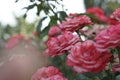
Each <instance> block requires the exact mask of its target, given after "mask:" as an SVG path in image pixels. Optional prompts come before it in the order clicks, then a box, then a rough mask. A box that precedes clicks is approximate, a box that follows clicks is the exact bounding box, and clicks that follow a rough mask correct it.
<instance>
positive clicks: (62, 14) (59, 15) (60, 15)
mask: <svg viewBox="0 0 120 80" xmlns="http://www.w3.org/2000/svg"><path fill="white" fill-rule="evenodd" d="M57 13H58V18H59V20H60V21H62V20H64V19H65V17H67V14H66V12H65V11H58V12H57Z"/></svg>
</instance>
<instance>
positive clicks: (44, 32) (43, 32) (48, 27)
mask: <svg viewBox="0 0 120 80" xmlns="http://www.w3.org/2000/svg"><path fill="white" fill-rule="evenodd" d="M49 29H50V26H49V25H48V26H46V27H45V28H44V29H43V30H42V31H41V32H40V37H41V38H43V37H45V36H46V35H47V34H48V31H49Z"/></svg>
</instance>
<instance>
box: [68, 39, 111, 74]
mask: <svg viewBox="0 0 120 80" xmlns="http://www.w3.org/2000/svg"><path fill="white" fill-rule="evenodd" d="M109 59H110V53H109V52H107V51H105V52H100V51H99V50H97V48H96V46H95V43H94V42H93V41H91V40H86V41H85V42H83V43H77V44H76V45H75V46H74V47H72V49H71V52H70V54H69V55H68V56H67V65H68V66H72V67H73V69H74V70H75V71H76V72H78V73H84V72H94V73H98V72H100V71H102V70H104V69H105V67H106V65H107V64H108V62H109Z"/></svg>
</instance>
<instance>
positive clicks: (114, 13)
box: [110, 8, 120, 21]
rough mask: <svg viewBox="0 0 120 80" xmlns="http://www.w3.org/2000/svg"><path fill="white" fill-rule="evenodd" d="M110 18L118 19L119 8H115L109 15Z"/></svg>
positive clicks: (119, 14) (119, 15)
mask: <svg viewBox="0 0 120 80" xmlns="http://www.w3.org/2000/svg"><path fill="white" fill-rule="evenodd" d="M110 18H112V19H115V20H117V21H120V8H118V9H116V10H115V11H114V12H113V13H112V14H111V15H110Z"/></svg>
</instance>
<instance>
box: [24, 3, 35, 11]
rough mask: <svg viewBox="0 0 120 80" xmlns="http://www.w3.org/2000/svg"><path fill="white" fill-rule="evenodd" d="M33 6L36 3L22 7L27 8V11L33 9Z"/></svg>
mask: <svg viewBox="0 0 120 80" xmlns="http://www.w3.org/2000/svg"><path fill="white" fill-rule="evenodd" d="M35 6H37V4H32V5H29V6H28V7H24V8H23V9H27V11H28V10H30V9H33V8H34V7H35Z"/></svg>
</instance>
